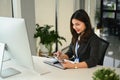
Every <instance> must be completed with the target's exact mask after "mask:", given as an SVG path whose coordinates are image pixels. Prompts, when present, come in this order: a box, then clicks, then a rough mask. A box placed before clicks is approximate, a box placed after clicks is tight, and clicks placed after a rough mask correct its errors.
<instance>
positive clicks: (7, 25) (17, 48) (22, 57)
mask: <svg viewBox="0 0 120 80" xmlns="http://www.w3.org/2000/svg"><path fill="white" fill-rule="evenodd" d="M0 42H2V43H4V44H5V45H6V46H5V51H4V54H6V53H8V54H9V55H10V58H11V59H13V60H15V61H16V62H17V63H18V64H19V65H21V66H24V67H26V68H30V69H34V65H33V60H32V56H31V55H32V54H31V50H30V44H29V39H28V34H27V30H26V26H25V21H24V19H22V18H9V17H0ZM3 65H4V63H3Z"/></svg>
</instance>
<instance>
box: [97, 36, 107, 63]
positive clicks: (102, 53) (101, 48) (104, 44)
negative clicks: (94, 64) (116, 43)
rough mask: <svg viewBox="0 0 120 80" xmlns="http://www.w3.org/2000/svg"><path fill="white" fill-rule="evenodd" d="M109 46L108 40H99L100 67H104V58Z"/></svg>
mask: <svg viewBox="0 0 120 80" xmlns="http://www.w3.org/2000/svg"><path fill="white" fill-rule="evenodd" d="M108 46H109V42H107V41H106V40H104V39H102V38H99V51H98V54H99V60H100V61H99V62H98V65H103V62H104V57H105V53H106V51H107V48H108Z"/></svg>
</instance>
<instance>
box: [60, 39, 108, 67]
mask: <svg viewBox="0 0 120 80" xmlns="http://www.w3.org/2000/svg"><path fill="white" fill-rule="evenodd" d="M98 46H99V51H98V54H99V62H98V65H103V61H104V57H105V53H106V51H107V48H108V46H109V42H107V41H106V40H104V39H102V38H99V45H98ZM68 49H69V46H67V47H65V48H63V49H62V50H61V51H62V52H63V53H66V52H67V50H68Z"/></svg>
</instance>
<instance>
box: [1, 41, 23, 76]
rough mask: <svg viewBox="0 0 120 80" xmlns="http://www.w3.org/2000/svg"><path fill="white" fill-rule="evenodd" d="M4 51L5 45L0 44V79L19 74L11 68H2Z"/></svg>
mask: <svg viewBox="0 0 120 80" xmlns="http://www.w3.org/2000/svg"><path fill="white" fill-rule="evenodd" d="M4 50H5V44H4V43H1V42H0V77H2V78H7V77H10V76H13V75H16V74H20V73H21V72H20V71H18V70H16V69H13V68H6V69H2V68H3V63H4V62H5V61H4ZM6 61H7V60H6Z"/></svg>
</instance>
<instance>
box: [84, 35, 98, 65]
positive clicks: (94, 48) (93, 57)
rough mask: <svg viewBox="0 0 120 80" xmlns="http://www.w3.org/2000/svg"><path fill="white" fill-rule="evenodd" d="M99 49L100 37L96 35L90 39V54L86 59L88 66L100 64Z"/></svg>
mask: <svg viewBox="0 0 120 80" xmlns="http://www.w3.org/2000/svg"><path fill="white" fill-rule="evenodd" d="M98 51H99V38H98V37H94V38H93V39H92V40H91V41H90V56H89V58H88V59H87V60H86V63H87V65H88V67H94V66H96V65H97V64H98V62H99V55H98Z"/></svg>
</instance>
